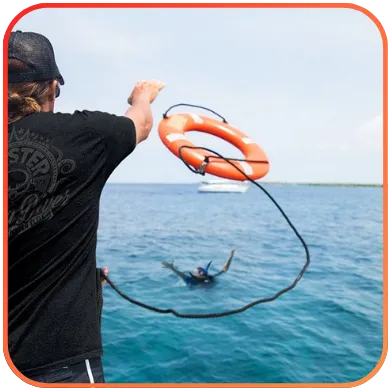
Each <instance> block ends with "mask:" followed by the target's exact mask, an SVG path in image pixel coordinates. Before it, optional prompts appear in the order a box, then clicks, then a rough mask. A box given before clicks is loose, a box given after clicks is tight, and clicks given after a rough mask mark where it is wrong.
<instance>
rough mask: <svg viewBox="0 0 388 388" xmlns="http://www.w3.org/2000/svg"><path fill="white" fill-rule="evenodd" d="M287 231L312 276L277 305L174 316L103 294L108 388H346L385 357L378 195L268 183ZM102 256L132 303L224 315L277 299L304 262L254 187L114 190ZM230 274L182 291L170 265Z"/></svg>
mask: <svg viewBox="0 0 388 388" xmlns="http://www.w3.org/2000/svg"><path fill="white" fill-rule="evenodd" d="M264 187H265V188H266V189H267V190H268V191H269V192H270V193H271V194H272V195H273V196H274V197H275V199H276V200H277V201H278V202H279V204H280V205H281V206H282V207H283V209H284V211H285V212H286V213H287V215H288V216H289V217H290V219H291V221H292V222H293V223H294V224H295V226H296V227H297V229H298V231H299V232H300V233H301V235H302V236H303V238H304V239H305V241H306V243H307V244H308V246H309V249H310V253H311V265H310V267H309V268H308V270H307V272H306V273H305V275H304V277H303V278H302V279H301V281H300V282H299V284H298V285H297V287H296V288H295V289H293V290H292V291H290V292H288V293H286V294H284V295H282V296H281V297H280V298H279V299H277V300H276V301H274V302H271V303H267V304H262V305H258V306H256V307H253V308H252V309H250V310H248V311H246V312H244V313H242V314H238V315H233V316H229V317H224V318H219V319H199V320H198V319H180V318H177V317H174V316H172V315H161V314H157V313H154V312H151V311H148V310H145V309H143V308H140V307H137V306H135V305H133V304H130V303H128V302H127V301H125V300H124V299H122V298H120V297H119V296H118V295H117V294H116V293H115V292H114V291H113V290H112V289H111V288H110V287H109V285H106V286H105V287H104V308H103V321H102V326H103V328H102V333H103V343H104V356H103V363H104V369H105V374H106V380H107V382H117V383H163V382H164V383H168V382H171V383H174V382H176V383H181V382H185V383H233V382H236V383H237V382H238V383H286V382H289V383H320V382H324V383H334V382H336V383H344V382H351V381H355V380H358V379H361V378H363V377H365V376H366V375H367V374H368V373H369V372H371V371H372V370H373V369H374V367H375V366H376V364H377V363H378V361H379V359H380V357H381V353H382V330H383V329H382V238H383V237H382V194H383V190H382V188H381V187H341V186H298V185H281V184H267V185H265V186H264ZM98 237H99V240H98V246H97V257H98V264H99V265H100V266H104V265H106V266H108V267H109V276H110V278H111V279H112V281H113V282H115V283H116V284H117V285H118V286H119V287H120V288H121V289H122V290H123V291H124V292H126V293H127V294H128V295H129V296H131V297H132V298H135V299H138V300H140V301H142V302H144V303H148V304H151V305H154V306H156V307H159V308H169V307H171V308H174V309H176V310H178V311H179V312H182V313H208V312H220V311H226V310H228V309H235V308H239V307H242V306H244V305H245V304H247V303H250V302H252V301H254V300H256V299H259V298H264V297H268V296H272V295H273V294H275V293H276V292H277V291H279V290H280V289H282V288H284V287H286V286H288V285H290V284H291V283H292V282H293V280H294V279H295V277H296V276H297V275H298V273H299V271H300V270H301V268H302V266H303V265H304V263H305V253H304V249H303V247H302V245H301V243H300V241H299V240H298V239H297V238H296V236H295V235H294V233H293V232H292V230H291V229H290V227H289V226H288V225H287V223H286V222H285V220H284V219H283V218H282V216H281V214H280V212H279V211H278V210H277V209H276V207H275V206H274V205H273V204H272V203H271V202H270V200H269V199H268V198H267V197H266V196H265V194H264V193H263V192H261V190H258V189H257V188H256V187H254V186H251V187H250V189H249V190H248V192H247V193H246V194H243V195H242V194H200V193H198V192H197V186H196V185H151V184H150V185H135V184H128V185H119V184H117V185H115V184H109V185H107V186H106V187H105V189H104V191H103V195H102V198H101V213H100V226H99V232H98ZM233 248H235V249H236V254H235V257H234V259H233V262H232V265H231V267H230V269H229V271H228V272H227V273H225V274H223V275H222V276H220V277H219V278H218V281H217V284H216V286H215V287H212V288H199V289H198V288H189V287H187V286H186V285H185V284H184V282H183V281H182V280H180V279H179V278H178V277H177V276H176V275H174V274H173V273H172V272H171V271H169V270H168V269H166V268H163V267H162V265H161V263H162V262H163V261H166V260H167V261H172V260H174V264H175V265H176V266H177V268H178V269H180V270H182V271H191V270H192V269H193V268H194V267H196V266H206V264H207V263H208V262H209V261H210V260H212V261H213V263H212V267H211V269H212V270H213V271H214V272H215V271H216V270H219V269H220V268H221V267H222V266H223V264H224V263H225V261H226V259H227V258H228V255H229V252H230V250H231V249H233Z"/></svg>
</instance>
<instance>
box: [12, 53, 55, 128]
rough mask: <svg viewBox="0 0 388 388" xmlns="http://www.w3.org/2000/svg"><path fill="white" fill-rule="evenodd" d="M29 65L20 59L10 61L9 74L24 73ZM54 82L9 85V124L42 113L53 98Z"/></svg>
mask: <svg viewBox="0 0 388 388" xmlns="http://www.w3.org/2000/svg"><path fill="white" fill-rule="evenodd" d="M28 70H29V67H28V65H26V64H25V63H24V62H22V61H19V60H18V59H9V60H8V72H9V73H12V72H14V73H23V72H27V71H28ZM52 96H53V89H52V81H42V82H24V83H9V84H8V124H11V123H13V122H15V121H17V120H19V119H21V118H22V117H24V116H27V115H29V114H31V113H35V112H40V111H41V110H42V106H43V105H44V104H45V103H46V102H47V101H49V100H50V99H52V98H53V97H52Z"/></svg>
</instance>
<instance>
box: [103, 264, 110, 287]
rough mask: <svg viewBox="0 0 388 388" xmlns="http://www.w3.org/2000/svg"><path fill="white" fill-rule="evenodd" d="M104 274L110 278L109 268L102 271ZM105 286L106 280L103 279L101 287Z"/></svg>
mask: <svg viewBox="0 0 388 388" xmlns="http://www.w3.org/2000/svg"><path fill="white" fill-rule="evenodd" d="M102 273H103V274H104V275H105V276H108V273H109V270H108V267H104V268H103V269H102ZM105 284H106V280H105V279H102V280H101V285H102V286H105Z"/></svg>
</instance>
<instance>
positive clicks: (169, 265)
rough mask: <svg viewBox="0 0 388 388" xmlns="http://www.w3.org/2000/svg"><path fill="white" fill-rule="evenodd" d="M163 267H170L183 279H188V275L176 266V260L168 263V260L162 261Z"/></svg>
mask: <svg viewBox="0 0 388 388" xmlns="http://www.w3.org/2000/svg"><path fill="white" fill-rule="evenodd" d="M162 265H163V267H165V268H168V269H171V271H172V272H174V273H175V274H176V275H178V276H179V277H180V278H181V279H183V280H185V281H186V280H187V278H188V276H187V275H185V274H184V273H183V272H181V271H178V270H177V269H176V268H175V267H174V262H173V261H172V262H171V263H168V262H164V263H162Z"/></svg>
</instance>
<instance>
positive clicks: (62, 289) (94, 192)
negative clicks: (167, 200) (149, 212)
mask: <svg viewBox="0 0 388 388" xmlns="http://www.w3.org/2000/svg"><path fill="white" fill-rule="evenodd" d="M8 140H9V145H8V168H9V171H8V228H9V233H8V262H9V264H8V283H9V288H8V291H9V297H8V309H9V326H8V327H9V351H10V355H11V359H12V361H13V362H14V364H15V366H16V367H17V368H18V369H19V370H20V371H21V372H27V371H38V370H39V369H41V368H46V367H51V366H53V367H54V366H55V367H60V366H64V365H66V364H69V363H73V362H79V361H81V360H84V359H87V358H91V357H96V356H100V355H102V341H101V328H100V322H99V315H98V307H97V287H96V243H97V227H98V217H99V201H100V195H101V191H102V189H103V188H104V185H105V183H106V181H107V179H108V178H109V176H110V174H111V173H112V172H113V170H114V169H115V168H116V167H117V166H118V165H119V164H120V163H121V161H122V160H123V159H124V158H125V157H126V156H127V155H129V154H130V153H131V152H132V151H133V150H134V149H135V146H136V131H135V125H134V123H133V121H132V120H130V119H128V118H126V117H120V116H115V115H110V114H107V113H102V112H90V111H82V112H81V111H76V112H74V113H73V114H62V113H35V114H32V115H29V116H27V117H24V118H23V119H21V120H19V121H17V122H15V123H13V124H10V125H9V127H8Z"/></svg>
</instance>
